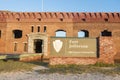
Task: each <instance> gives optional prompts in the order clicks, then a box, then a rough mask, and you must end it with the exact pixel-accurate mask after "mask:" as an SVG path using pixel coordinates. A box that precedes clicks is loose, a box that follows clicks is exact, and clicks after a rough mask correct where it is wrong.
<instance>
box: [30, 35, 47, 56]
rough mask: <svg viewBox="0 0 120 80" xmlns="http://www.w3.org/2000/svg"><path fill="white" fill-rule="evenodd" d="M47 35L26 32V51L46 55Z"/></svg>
mask: <svg viewBox="0 0 120 80" xmlns="http://www.w3.org/2000/svg"><path fill="white" fill-rule="evenodd" d="M47 44H48V37H47V35H46V34H41V33H32V34H28V53H42V54H44V55H47V46H48V45H47Z"/></svg>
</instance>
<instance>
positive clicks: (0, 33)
mask: <svg viewBox="0 0 120 80" xmlns="http://www.w3.org/2000/svg"><path fill="white" fill-rule="evenodd" d="M1 36H2V32H1V30H0V38H1Z"/></svg>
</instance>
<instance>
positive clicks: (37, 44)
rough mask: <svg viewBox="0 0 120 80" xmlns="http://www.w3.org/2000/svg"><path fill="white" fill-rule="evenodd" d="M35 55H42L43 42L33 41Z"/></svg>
mask: <svg viewBox="0 0 120 80" xmlns="http://www.w3.org/2000/svg"><path fill="white" fill-rule="evenodd" d="M34 47H35V50H34V51H35V53H43V40H41V39H35V40H34Z"/></svg>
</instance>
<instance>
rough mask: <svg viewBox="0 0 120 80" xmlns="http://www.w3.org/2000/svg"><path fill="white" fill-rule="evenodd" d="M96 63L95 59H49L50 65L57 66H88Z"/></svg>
mask: <svg viewBox="0 0 120 80" xmlns="http://www.w3.org/2000/svg"><path fill="white" fill-rule="evenodd" d="M96 61H97V58H77V57H73V58H72V57H52V58H50V65H59V64H61V65H66V64H76V65H80V64H82V65H88V64H95V63H96Z"/></svg>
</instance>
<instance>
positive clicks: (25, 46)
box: [24, 43, 27, 52]
mask: <svg viewBox="0 0 120 80" xmlns="http://www.w3.org/2000/svg"><path fill="white" fill-rule="evenodd" d="M24 52H27V43H24Z"/></svg>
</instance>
